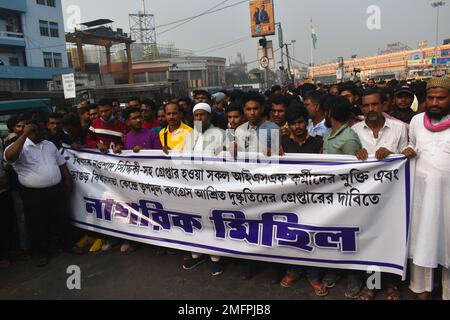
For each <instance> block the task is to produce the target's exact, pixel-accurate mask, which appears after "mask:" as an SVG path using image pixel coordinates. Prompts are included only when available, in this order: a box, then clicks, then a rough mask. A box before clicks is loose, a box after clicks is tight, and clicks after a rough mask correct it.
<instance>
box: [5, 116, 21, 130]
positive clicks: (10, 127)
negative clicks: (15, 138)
mask: <svg viewBox="0 0 450 320" xmlns="http://www.w3.org/2000/svg"><path fill="white" fill-rule="evenodd" d="M18 123H19V117H18V116H12V117H11V118H9V119H8V120H7V121H6V126H7V127H8V130H9V132H13V131H14V127H15V126H16V125H17V124H18Z"/></svg>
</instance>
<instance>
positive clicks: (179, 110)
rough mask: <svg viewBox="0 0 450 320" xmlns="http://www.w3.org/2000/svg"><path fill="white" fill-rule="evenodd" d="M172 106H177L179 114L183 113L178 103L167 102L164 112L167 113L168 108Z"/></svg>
mask: <svg viewBox="0 0 450 320" xmlns="http://www.w3.org/2000/svg"><path fill="white" fill-rule="evenodd" d="M170 105H174V106H176V107H177V109H178V112H183V110H181V108H180V106H179V105H178V103H176V102H175V101H169V102H167V103H166V104H165V105H164V112H167V106H170Z"/></svg>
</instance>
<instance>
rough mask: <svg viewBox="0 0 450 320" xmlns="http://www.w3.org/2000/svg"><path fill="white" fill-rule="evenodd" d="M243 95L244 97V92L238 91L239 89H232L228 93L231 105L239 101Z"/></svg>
mask: <svg viewBox="0 0 450 320" xmlns="http://www.w3.org/2000/svg"><path fill="white" fill-rule="evenodd" d="M243 95H244V91H242V90H239V89H234V90H233V91H231V93H230V102H231V103H233V102H237V101H241V100H242V96H243Z"/></svg>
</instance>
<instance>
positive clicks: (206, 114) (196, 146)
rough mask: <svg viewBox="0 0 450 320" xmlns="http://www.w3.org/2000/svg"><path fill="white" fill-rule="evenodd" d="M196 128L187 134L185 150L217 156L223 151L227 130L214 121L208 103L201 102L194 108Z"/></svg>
mask: <svg viewBox="0 0 450 320" xmlns="http://www.w3.org/2000/svg"><path fill="white" fill-rule="evenodd" d="M193 114H194V130H193V131H191V132H190V133H189V134H188V135H187V136H186V141H185V145H184V149H183V150H184V152H187V153H191V152H194V153H197V154H203V155H204V156H215V155H217V154H219V153H220V152H222V151H223V147H224V144H225V131H224V130H222V129H219V128H217V127H215V126H214V125H213V124H212V123H211V120H212V109H211V107H210V106H209V105H208V104H206V103H199V104H197V105H196V106H195V107H194V109H193Z"/></svg>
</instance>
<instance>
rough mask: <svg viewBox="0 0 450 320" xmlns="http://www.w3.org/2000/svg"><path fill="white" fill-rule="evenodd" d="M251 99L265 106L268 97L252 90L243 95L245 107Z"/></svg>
mask: <svg viewBox="0 0 450 320" xmlns="http://www.w3.org/2000/svg"><path fill="white" fill-rule="evenodd" d="M249 101H254V102H258V103H259V104H260V105H261V106H264V104H265V102H266V99H264V96H262V95H261V94H259V93H258V92H256V91H250V92H248V93H246V94H245V95H244V96H243V97H242V103H243V104H244V107H245V105H246V104H247V102H249Z"/></svg>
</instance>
